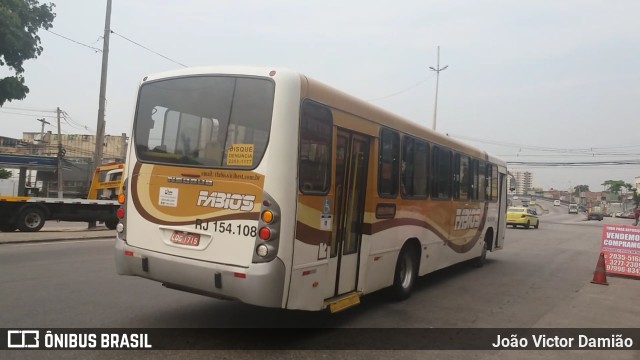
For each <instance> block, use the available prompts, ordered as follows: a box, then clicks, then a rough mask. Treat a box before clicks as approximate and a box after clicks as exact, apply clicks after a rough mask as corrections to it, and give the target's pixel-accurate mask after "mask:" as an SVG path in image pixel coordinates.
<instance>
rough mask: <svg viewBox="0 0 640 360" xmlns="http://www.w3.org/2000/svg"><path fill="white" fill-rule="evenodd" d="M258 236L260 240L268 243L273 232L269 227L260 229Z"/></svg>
mask: <svg viewBox="0 0 640 360" xmlns="http://www.w3.org/2000/svg"><path fill="white" fill-rule="evenodd" d="M258 235H259V236H260V239H262V240H264V241H267V240H269V238H271V230H269V228H267V227H263V228H262V229H260V232H259V234H258Z"/></svg>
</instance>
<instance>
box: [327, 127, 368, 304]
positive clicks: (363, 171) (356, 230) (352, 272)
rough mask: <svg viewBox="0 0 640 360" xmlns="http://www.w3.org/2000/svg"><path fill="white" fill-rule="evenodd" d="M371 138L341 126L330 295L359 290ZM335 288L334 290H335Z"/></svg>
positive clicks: (330, 263) (338, 139)
mask: <svg viewBox="0 0 640 360" xmlns="http://www.w3.org/2000/svg"><path fill="white" fill-rule="evenodd" d="M369 143H370V141H369V138H368V137H366V136H363V135H360V134H357V133H354V132H350V131H346V130H342V129H339V130H338V134H337V141H336V149H335V154H336V162H335V174H336V177H335V182H334V185H333V186H335V188H334V193H335V202H334V209H333V210H334V212H333V213H334V214H335V219H334V222H333V225H332V227H333V228H332V234H331V244H330V258H329V277H328V279H329V281H331V280H330V279H332V278H333V277H334V276H335V284H333V285H334V286H333V289H330V288H329V289H327V290H328V291H327V292H328V295H329V296H330V297H331V296H337V295H340V294H344V293H347V292H350V291H354V290H356V286H357V278H358V266H359V259H360V242H361V240H362V223H363V219H364V204H365V194H366V185H367V170H368V169H369ZM331 290H333V291H331Z"/></svg>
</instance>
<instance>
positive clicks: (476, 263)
mask: <svg viewBox="0 0 640 360" xmlns="http://www.w3.org/2000/svg"><path fill="white" fill-rule="evenodd" d="M491 236H492V235H491V234H489V233H488V232H487V234H486V235H485V236H484V241H483V242H482V243H483V246H482V253H480V256H478V257H475V258H473V259H471V266H473V267H475V268H481V267H483V266H484V264H486V263H487V250H488V249H489V241H491Z"/></svg>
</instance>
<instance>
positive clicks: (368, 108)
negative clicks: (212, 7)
mask: <svg viewBox="0 0 640 360" xmlns="http://www.w3.org/2000/svg"><path fill="white" fill-rule="evenodd" d="M272 71H275V76H273V75H271V72H272ZM207 74H225V75H252V76H262V77H265V76H272V77H274V78H275V77H277V79H276V81H283V80H284V81H287V80H294V79H295V78H299V79H300V82H301V87H302V89H301V90H302V94H301V96H302V97H303V98H304V97H309V98H311V99H314V100H316V101H319V102H321V103H325V104H326V105H331V106H332V107H335V108H337V109H339V110H341V111H345V112H347V113H350V114H352V115H355V116H358V117H362V118H363V119H367V120H369V121H373V122H375V123H377V124H379V125H382V126H386V127H389V128H393V129H397V130H399V131H401V132H403V133H406V134H409V135H414V136H416V137H420V138H424V139H427V140H428V141H430V142H432V143H435V144H437V145H441V146H445V147H449V148H453V149H460V150H464V152H465V153H468V154H469V155H472V156H475V157H477V158H480V159H483V160H487V161H490V162H492V163H495V164H497V165H500V166H503V167H506V165H507V164H506V162H504V161H503V160H501V159H499V158H497V157H495V156H492V155H490V154H488V153H487V152H485V151H483V150H481V149H479V148H476V147H474V146H471V145H468V144H466V143H463V142H461V141H458V140H455V139H453V138H451V137H449V136H448V135H447V134H442V133H439V132H436V131H434V130H432V129H430V128H428V127H426V126H424V125H421V124H419V123H417V122H415V121H411V120H409V119H406V118H403V117H401V116H399V115H396V114H393V113H391V112H389V111H387V110H385V109H383V108H381V107H378V106H377V105H374V104H371V103H369V102H366V101H364V100H362V99H359V98H357V97H355V96H352V95H349V94H347V93H345V92H343V91H341V90H338V89H336V88H334V87H331V86H329V85H326V84H324V83H322V82H320V81H318V80H315V79H313V78H311V77H309V76H306V75H304V74H301V73H298V72H294V71H292V70H290V69H287V68H278V67H250V66H201V67H189V68H184V69H177V70H172V71H166V72H162V73H157V74H151V75H148V76H146V77H145V78H144V79H143V81H142V82H146V81H154V80H160V79H165V78H172V77H182V76H190V75H207ZM283 77H284V78H285V79H283Z"/></svg>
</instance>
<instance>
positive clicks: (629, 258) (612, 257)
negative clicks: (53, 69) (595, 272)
mask: <svg viewBox="0 0 640 360" xmlns="http://www.w3.org/2000/svg"><path fill="white" fill-rule="evenodd" d="M600 251H601V252H602V253H603V254H604V261H605V263H606V264H607V272H608V273H611V274H622V275H630V276H640V227H638V226H630V225H612V224H605V225H604V226H603V227H602V244H601V245H600Z"/></svg>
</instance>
